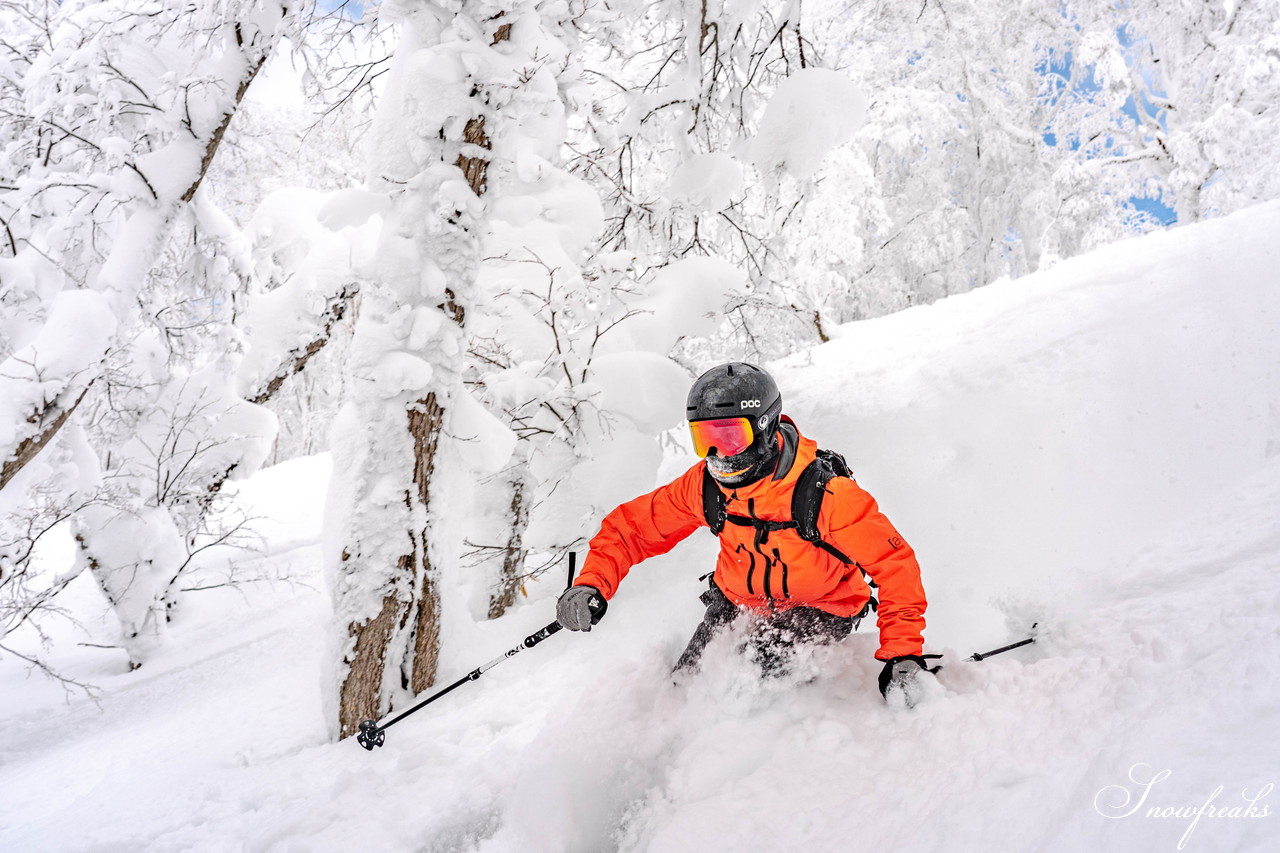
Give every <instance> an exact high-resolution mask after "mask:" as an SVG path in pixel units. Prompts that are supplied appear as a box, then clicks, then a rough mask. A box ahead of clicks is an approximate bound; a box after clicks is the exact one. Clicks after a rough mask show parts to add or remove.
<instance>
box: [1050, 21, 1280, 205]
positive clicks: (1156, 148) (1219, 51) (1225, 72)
mask: <svg viewBox="0 0 1280 853" xmlns="http://www.w3.org/2000/svg"><path fill="white" fill-rule="evenodd" d="M1066 8H1067V13H1068V15H1070V17H1071V19H1072V23H1073V24H1074V25H1075V26H1076V27H1077V28H1078V29H1079V30H1080V32H1081V39H1080V44H1079V55H1078V57H1077V60H1078V61H1079V62H1082V63H1087V64H1088V65H1089V67H1091V68H1092V69H1093V71H1094V76H1095V81H1094V82H1095V83H1096V85H1097V87H1098V88H1099V91H1098V93H1097V95H1096V98H1097V100H1098V101H1099V103H1100V104H1102V105H1103V106H1104V107H1105V109H1103V110H1101V111H1099V114H1096V115H1095V120H1094V121H1093V122H1091V123H1090V124H1088V125H1085V124H1084V123H1081V126H1080V127H1079V128H1078V129H1077V130H1076V134H1075V138H1076V141H1077V143H1078V144H1079V145H1080V147H1081V149H1082V152H1083V153H1084V154H1085V155H1086V156H1087V157H1089V158H1090V161H1089V163H1088V167H1089V169H1090V175H1089V177H1090V178H1091V183H1092V185H1093V187H1094V191H1095V192H1096V191H1098V190H1101V191H1104V192H1111V193H1114V194H1117V195H1120V196H1122V197H1127V196H1129V195H1135V196H1146V197H1153V198H1154V197H1160V196H1163V198H1164V201H1165V202H1166V203H1167V204H1168V205H1169V206H1171V207H1173V208H1174V210H1175V211H1176V213H1177V217H1178V221H1179V222H1194V221H1196V220H1198V219H1200V218H1202V217H1208V216H1221V215H1224V214H1226V213H1230V212H1232V211H1234V210H1237V209H1239V208H1241V207H1243V206H1246V205H1250V204H1256V203H1258V202H1260V201H1265V200H1268V199H1273V198H1276V197H1277V196H1278V195H1280V150H1277V146H1276V145H1275V138H1276V128H1277V116H1278V115H1280V3H1277V2H1276V0H1257V2H1249V1H1248V0H1245V1H1244V2H1226V3H1207V2H1202V3H1180V4H1172V3H1162V2H1156V0H1139V2H1133V3H1126V4H1123V5H1121V6H1114V7H1112V6H1105V5H1103V6H1099V5H1097V4H1090V3H1069V4H1067V7H1066Z"/></svg>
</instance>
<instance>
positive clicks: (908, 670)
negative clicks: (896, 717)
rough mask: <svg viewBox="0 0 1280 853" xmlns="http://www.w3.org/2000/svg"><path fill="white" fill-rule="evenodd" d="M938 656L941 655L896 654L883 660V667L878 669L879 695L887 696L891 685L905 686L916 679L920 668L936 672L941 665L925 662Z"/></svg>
mask: <svg viewBox="0 0 1280 853" xmlns="http://www.w3.org/2000/svg"><path fill="white" fill-rule="evenodd" d="M940 657H942V655H898V656H897V657H896V658H890V659H889V660H887V661H885V662H884V669H882V670H880V695H881V696H886V697H887V696H888V694H889V689H890V688H893V687H901V688H906V687H907V686H908V685H910V684H911V683H912V682H913V681H915V680H916V676H918V675H919V674H920V670H924V671H925V672H937V671H938V670H940V669H942V667H941V666H935V667H930V666H929V664H927V663H925V661H926V660H933V659H937V658H940Z"/></svg>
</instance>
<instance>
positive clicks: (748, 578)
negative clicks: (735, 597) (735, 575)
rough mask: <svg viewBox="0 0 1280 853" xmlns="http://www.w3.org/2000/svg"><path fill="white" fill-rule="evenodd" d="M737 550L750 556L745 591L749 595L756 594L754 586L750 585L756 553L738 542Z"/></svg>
mask: <svg viewBox="0 0 1280 853" xmlns="http://www.w3.org/2000/svg"><path fill="white" fill-rule="evenodd" d="M738 550H739V551H743V552H745V553H746V555H747V556H748V557H750V558H751V565H750V566H749V567H748V568H747V592H748V593H750V594H751V595H755V594H756V590H755V587H753V586H752V585H751V577H752V576H753V575H754V574H755V573H756V555H755V554H753V553H751V551H750V550H748V549H747V548H746V547H745V546H744V545H742V544H741V543H739V545H738Z"/></svg>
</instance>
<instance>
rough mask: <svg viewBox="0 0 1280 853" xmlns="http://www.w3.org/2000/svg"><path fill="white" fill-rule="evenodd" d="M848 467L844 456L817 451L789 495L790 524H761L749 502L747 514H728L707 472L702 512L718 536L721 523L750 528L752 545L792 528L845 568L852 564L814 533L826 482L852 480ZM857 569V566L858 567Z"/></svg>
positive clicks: (703, 489) (718, 488)
mask: <svg viewBox="0 0 1280 853" xmlns="http://www.w3.org/2000/svg"><path fill="white" fill-rule="evenodd" d="M852 476H853V472H851V471H850V470H849V464H848V463H847V462H845V460H844V457H843V456H841V455H840V454H839V453H836V452H835V451H834V450H819V451H818V455H817V458H815V459H814V460H813V461H812V462H810V463H809V465H808V466H807V467H806V468H805V469H804V471H802V472H801V473H800V479H799V480H797V481H796V487H795V491H793V492H792V493H791V521H765V520H764V519H761V518H756V517H755V513H754V508H753V507H752V506H751V502H750V501H748V503H747V507H748V509H747V511H748V512H749V513H751V515H749V516H747V515H732V514H730V513H729V512H728V510H727V509H726V508H725V497H724V492H722V491H720V487H719V486H718V485H717V484H716V481H715V478H713V477H712V476H711V472H710V471H708V470H706V469H705V468H704V469H703V472H702V512H703V515H704V516H705V517H706V520H707V526H708V527H710V528H711V532H712V533H714V534H715V535H717V536H719V535H720V532H721V531H722V530H724V526H725V524H735V525H737V526H739V527H754V528H755V530H756V545H757V546H760V545H763V544H764V543H765V542H767V541H768V540H769V534H770V533H772V532H773V531H775V530H789V529H792V528H795V531H796V532H797V533H799V534H800V538H802V539H804V540H805V541H806V542H812V543H813V544H814V545H816V546H817V547H819V548H821V549H823V550H824V551H826V552H827V553H829V554H831V555H832V556H833V557H835V558H836V559H837V560H839V561H840V562H842V563H844V564H845V565H854V561H853V560H851V559H849V557H847V556H846V555H845V554H844V553H842V552H841V551H840V549H838V548H836V547H835V546H834V545H831V544H830V543H828V542H824V541H823V540H822V537H821V536H820V535H819V534H818V515H819V514H820V513H821V512H822V499H823V497H825V496H826V494H827V488H826V487H827V483H828V482H830V481H831V478H832V477H852ZM859 568H861V566H859Z"/></svg>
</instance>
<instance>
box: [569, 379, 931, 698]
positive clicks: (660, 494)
mask: <svg viewBox="0 0 1280 853" xmlns="http://www.w3.org/2000/svg"><path fill="white" fill-rule="evenodd" d="M687 419H688V421H689V430H690V433H691V435H692V437H693V446H694V450H695V451H696V452H697V454H698V455H699V456H700V457H703V459H704V460H705V461H703V462H699V463H698V464H696V465H694V466H693V467H692V468H690V469H689V470H688V471H686V472H685V473H684V474H683V475H681V476H680V477H679V478H677V479H676V480H674V481H673V482H671V483H669V484H667V485H665V486H662V487H660V488H658V489H656V490H654V491H652V492H650V493H649V494H647V495H642V496H640V497H638V498H635V499H634V500H631V501H627V502H626V503H624V504H622V505H621V506H619V507H617V508H616V509H614V510H613V511H612V512H610V513H609V514H608V515H607V516H605V518H604V521H603V523H602V524H601V526H600V532H599V533H597V534H596V536H595V537H594V538H593V539H592V540H591V543H590V551H589V552H588V554H587V558H586V560H585V562H584V563H583V568H582V571H581V573H579V575H578V577H577V578H576V579H575V580H574V585H573V586H571V587H570V588H569V589H568V590H566V591H565V592H564V593H563V594H562V595H561V596H560V599H559V601H558V602H557V606H556V617H557V619H558V620H559V622H560V623H561V624H562V625H564V627H566V628H569V629H570V630H574V631H590V630H591V625H592V610H591V607H590V606H589V604H591V603H592V602H593V599H594V597H595V596H597V595H602V596H604V598H605V599H609V598H612V597H613V595H614V593H615V592H616V591H617V588H618V584H619V583H620V582H621V581H622V579H623V578H624V577H626V575H627V573H628V572H629V571H630V569H631V567H632V566H634V565H635V564H637V563H639V562H641V561H642V560H645V559H647V558H649V557H652V556H655V555H658V554H665V553H666V552H667V551H669V550H671V549H672V548H673V547H675V545H676V544H677V543H679V542H680V541H681V540H682V539H684V538H685V537H687V536H688V535H689V534H691V533H693V531H695V530H697V529H698V528H699V527H701V526H704V525H705V526H708V527H710V528H711V529H712V531H713V532H716V533H717V534H718V536H719V538H720V554H719V558H718V559H717V561H716V568H715V572H714V573H713V575H712V577H711V583H710V588H709V589H708V590H707V591H706V592H704V593H703V594H702V601H703V603H705V604H706V605H707V609H706V614H705V615H704V616H703V619H702V623H701V624H700V625H699V626H698V627H697V629H696V630H695V631H694V633H693V637H692V638H691V639H690V640H689V644H688V647H687V648H686V649H685V650H684V653H683V654H682V655H681V656H680V659H679V661H678V662H677V664H676V670H677V671H683V670H689V669H692V668H694V667H696V666H697V663H698V660H699V658H700V656H701V654H702V652H703V650H704V649H705V647H706V645H707V643H708V642H709V641H710V640H711V639H712V637H713V636H715V634H716V633H718V632H719V631H721V630H723V629H724V628H726V627H727V626H728V625H729V624H730V623H732V622H733V621H734V620H735V619H737V618H738V617H739V616H744V617H747V618H748V619H749V624H750V625H751V626H752V627H751V628H750V638H751V642H752V644H753V645H754V647H755V649H756V653H757V659H758V661H759V663H760V665H761V668H762V670H763V671H764V672H765V674H770V675H774V674H781V673H784V672H786V671H787V669H788V665H789V661H790V658H791V655H792V653H793V651H794V646H795V644H797V643H814V644H821V643H830V642H834V641H837V640H841V639H844V638H845V637H847V636H848V635H849V634H850V632H851V631H852V630H853V628H854V627H855V626H856V624H857V621H858V620H860V619H861V618H862V617H864V616H865V615H867V613H868V612H869V611H870V610H871V609H872V608H875V607H876V602H875V600H874V599H873V597H872V594H871V590H870V588H869V587H868V584H867V581H866V580H864V573H865V576H867V577H869V578H870V580H871V582H872V585H873V586H875V587H877V588H878V590H879V593H880V596H879V604H878V608H877V616H878V618H877V625H878V627H879V629H880V648H879V650H878V651H877V652H876V658H877V659H878V660H881V661H883V662H884V667H883V669H882V672H881V674H880V680H879V684H880V692H881V693H882V694H885V695H886V696H887V695H888V691H889V690H892V689H895V688H900V689H903V690H908V689H909V688H910V687H911V685H912V683H913V682H914V681H915V680H916V679H917V678H918V676H919V674H920V672H921V671H927V672H933V671H934V670H935V669H936V667H934V668H930V667H929V666H928V665H927V663H926V659H925V657H924V656H922V648H923V642H924V641H923V638H922V637H921V631H922V630H923V628H924V611H925V606H926V601H925V594H924V589H923V587H922V586H921V583H920V567H919V565H918V564H917V562H916V558H915V553H914V552H913V551H912V549H911V546H910V545H908V544H907V543H906V542H905V541H904V540H903V538H902V537H901V536H900V535H899V534H898V532H897V530H895V529H894V528H893V525H891V524H890V523H889V520H888V519H887V518H885V516H884V515H883V514H882V513H881V512H880V510H879V508H878V507H877V505H876V502H875V500H874V499H873V498H872V497H871V495H869V494H867V492H865V491H863V490H862V489H861V488H860V487H859V486H858V485H857V484H856V483H855V482H854V481H853V479H852V478H851V477H850V476H849V471H848V469H847V467H846V466H845V465H844V460H843V459H842V458H840V457H839V456H838V455H836V454H829V453H826V452H824V451H819V450H818V447H817V443H816V442H814V441H813V440H811V439H808V438H805V437H804V436H803V435H801V434H800V432H799V430H798V429H797V428H796V425H795V423H794V422H793V421H792V420H791V419H790V418H789V417H787V416H785V415H783V414H782V395H781V394H780V393H779V391H778V386H777V385H776V384H775V383H774V381H773V378H772V377H770V376H769V374H768V373H766V372H765V371H764V370H762V369H760V368H759V367H756V366H754V365H751V364H745V363H742V362H734V363H730V364H722V365H720V366H718V367H714V368H712V369H711V370H709V371H707V372H706V373H704V374H703V375H702V376H701V377H699V378H698V380H697V381H696V382H694V384H693V387H692V388H691V389H690V391H689V399H688V404H687ZM596 603H597V604H598V602H596ZM930 657H935V656H930Z"/></svg>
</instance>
